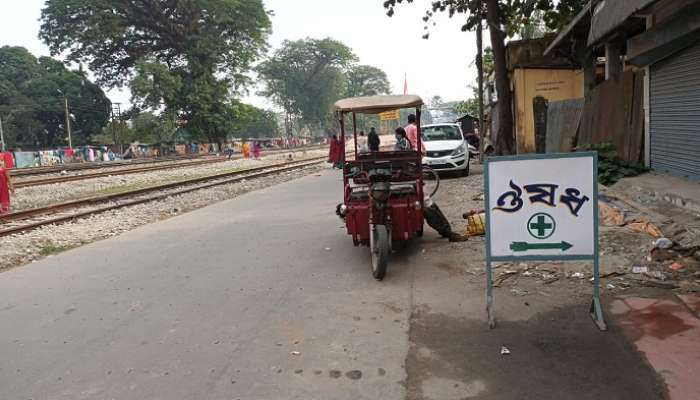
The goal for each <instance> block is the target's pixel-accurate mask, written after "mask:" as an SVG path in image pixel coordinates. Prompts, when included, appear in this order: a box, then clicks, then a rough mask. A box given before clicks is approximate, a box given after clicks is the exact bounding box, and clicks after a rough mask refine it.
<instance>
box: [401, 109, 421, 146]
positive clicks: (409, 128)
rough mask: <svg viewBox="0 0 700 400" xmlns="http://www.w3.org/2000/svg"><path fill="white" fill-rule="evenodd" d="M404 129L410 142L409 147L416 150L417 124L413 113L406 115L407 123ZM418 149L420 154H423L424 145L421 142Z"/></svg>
mask: <svg viewBox="0 0 700 400" xmlns="http://www.w3.org/2000/svg"><path fill="white" fill-rule="evenodd" d="M404 130H405V131H406V137H407V138H408V141H409V142H410V143H411V148H413V150H416V151H418V124H417V123H416V116H415V115H414V114H410V115H409V116H408V125H406V127H405V128H404ZM420 150H421V154H425V146H424V145H423V142H421V149H420Z"/></svg>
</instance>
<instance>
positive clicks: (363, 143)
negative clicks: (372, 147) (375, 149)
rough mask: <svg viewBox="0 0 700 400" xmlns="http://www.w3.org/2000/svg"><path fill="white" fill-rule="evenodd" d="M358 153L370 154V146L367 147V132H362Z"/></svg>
mask: <svg viewBox="0 0 700 400" xmlns="http://www.w3.org/2000/svg"><path fill="white" fill-rule="evenodd" d="M357 152H358V153H360V154H365V153H369V146H367V138H366V137H365V131H360V136H359V137H358V138H357Z"/></svg>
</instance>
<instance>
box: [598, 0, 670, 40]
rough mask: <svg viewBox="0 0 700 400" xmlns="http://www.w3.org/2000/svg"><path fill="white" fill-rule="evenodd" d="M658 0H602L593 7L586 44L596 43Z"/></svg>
mask: <svg viewBox="0 0 700 400" xmlns="http://www.w3.org/2000/svg"><path fill="white" fill-rule="evenodd" d="M657 1H658V0H602V1H600V2H598V4H597V5H595V6H594V8H593V17H592V21H591V33H590V35H588V45H589V46H592V45H595V44H597V43H598V42H599V41H600V40H601V39H603V38H605V36H607V35H608V34H610V33H611V32H613V31H614V30H615V29H617V28H619V27H620V26H621V25H623V24H624V23H625V21H627V19H628V18H629V17H631V16H632V15H634V13H636V12H637V11H640V10H642V9H644V8H646V7H648V6H650V5H652V4H654V3H656V2H657Z"/></svg>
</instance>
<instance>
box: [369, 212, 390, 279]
mask: <svg viewBox="0 0 700 400" xmlns="http://www.w3.org/2000/svg"><path fill="white" fill-rule="evenodd" d="M369 248H370V252H371V256H372V276H374V279H376V280H378V281H381V280H382V279H384V276H385V275H386V267H387V264H388V262H389V249H390V248H391V243H390V239H389V229H387V227H386V226H385V225H374V226H371V227H370V235H369Z"/></svg>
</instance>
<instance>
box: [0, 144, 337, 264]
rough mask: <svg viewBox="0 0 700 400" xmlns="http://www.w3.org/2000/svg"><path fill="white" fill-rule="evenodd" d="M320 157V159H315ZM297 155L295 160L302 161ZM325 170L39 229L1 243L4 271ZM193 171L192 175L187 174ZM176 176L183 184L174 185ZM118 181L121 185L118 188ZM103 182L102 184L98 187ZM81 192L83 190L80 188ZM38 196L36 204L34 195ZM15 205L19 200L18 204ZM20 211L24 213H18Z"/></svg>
mask: <svg viewBox="0 0 700 400" xmlns="http://www.w3.org/2000/svg"><path fill="white" fill-rule="evenodd" d="M315 152H318V153H319V154H315ZM315 152H307V153H306V154H305V155H304V158H309V157H316V156H320V155H322V153H323V152H322V151H315ZM286 157H287V155H286V154H284V155H274V156H271V157H266V158H265V159H264V160H257V161H256V160H235V161H231V162H230V163H226V164H228V165H226V166H220V165H219V164H216V166H205V167H199V168H193V169H192V170H190V169H187V168H185V169H177V170H175V171H169V174H168V173H163V171H157V172H152V173H147V174H143V175H149V176H148V177H144V176H142V175H141V174H139V175H135V176H133V178H134V179H128V180H127V182H122V178H123V177H113V178H111V180H110V179H102V178H100V179H94V180H90V182H89V183H88V182H70V183H65V184H57V185H50V186H57V187H60V189H55V190H47V189H48V188H49V187H50V186H46V187H41V188H27V189H26V191H25V192H24V193H19V192H20V190H18V191H17V192H18V194H19V196H17V197H15V199H18V198H19V199H22V200H23V201H24V203H21V204H24V208H27V207H38V206H41V205H48V204H54V203H57V202H59V201H65V200H68V199H72V198H78V197H88V196H89V195H91V194H92V195H94V194H95V191H96V190H97V191H99V190H104V188H111V187H114V186H115V185H116V186H120V185H123V186H127V185H128V186H133V185H138V184H140V183H143V182H147V185H145V186H152V185H155V184H159V183H165V182H169V181H172V180H182V179H186V178H191V177H195V176H202V175H210V174H215V173H217V172H225V171H228V170H232V169H243V168H251V167H258V166H261V165H266V164H275V163H279V162H281V161H283V160H284V159H286ZM300 158H301V157H300V155H297V157H296V158H295V159H296V160H299V159H300ZM323 168H324V164H322V163H319V164H318V165H317V166H310V167H306V168H304V169H300V170H294V171H288V172H283V173H280V174H275V175H270V176H265V177H262V178H257V179H252V180H244V181H241V182H237V183H233V184H227V185H222V186H215V187H212V188H208V189H203V190H198V191H195V192H190V193H186V194H182V195H177V196H173V197H169V198H166V199H163V200H159V201H153V202H149V203H145V204H140V205H136V206H132V207H126V208H122V209H118V210H113V211H110V212H106V213H102V214H98V215H93V216H90V217H87V218H84V219H79V220H77V221H75V222H72V223H67V224H62V225H51V226H45V227H41V228H39V229H36V230H33V231H30V232H26V233H22V234H17V235H12V236H7V237H3V238H0V270H4V269H8V268H13V267H17V266H20V265H23V264H27V263H29V262H32V261H35V260H38V259H41V258H43V257H47V256H51V255H53V254H56V253H60V252H62V251H65V250H68V249H71V248H74V247H78V246H81V245H84V244H87V243H91V242H94V241H98V240H102V239H106V238H109V237H113V236H117V235H119V234H121V233H124V232H126V231H129V230H132V229H134V228H136V227H139V226H142V225H146V224H149V223H153V222H156V221H159V220H163V219H167V218H171V217H173V216H176V215H179V214H181V213H184V212H188V211H191V210H194V209H198V208H201V207H205V206H207V205H211V204H214V203H217V202H220V201H224V200H229V199H232V198H235V197H237V196H240V195H242V194H244V193H247V192H250V191H253V190H259V189H262V188H265V187H269V186H273V185H276V184H279V183H283V182H288V181H291V180H294V179H298V178H300V177H303V176H306V175H309V174H313V173H317V172H319V171H320V170H321V169H323ZM184 170H187V171H184ZM173 176H175V177H176V178H177V179H173ZM115 180H118V181H119V182H115ZM94 181H101V182H99V183H98V182H94ZM76 186H78V188H76ZM32 189H44V191H45V192H41V191H39V192H38V193H37V192H30V190H32ZM30 193H34V196H36V197H34V198H31V197H30V196H31V194H30ZM22 196H24V197H22ZM15 199H13V200H15ZM15 209H18V208H15Z"/></svg>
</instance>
